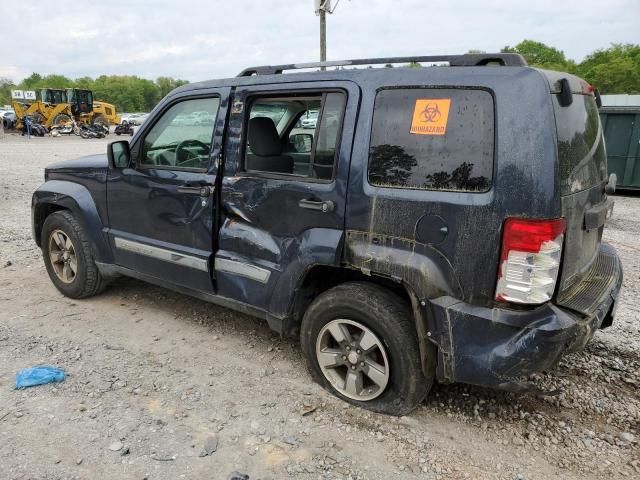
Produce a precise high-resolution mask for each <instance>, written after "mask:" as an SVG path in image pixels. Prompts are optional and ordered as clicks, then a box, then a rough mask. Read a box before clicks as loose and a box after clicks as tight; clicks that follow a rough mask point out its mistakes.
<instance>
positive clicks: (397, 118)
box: [368, 88, 494, 192]
mask: <svg viewBox="0 0 640 480" xmlns="http://www.w3.org/2000/svg"><path fill="white" fill-rule="evenodd" d="M493 150H494V114H493V97H492V96H491V94H490V93H488V92H486V91H483V90H463V89H418V88H412V89H393V90H382V91H380V92H379V93H378V95H377V96H376V102H375V110H374V114H373V127H372V130H371V142H370V149H369V173H368V178H369V183H370V184H371V185H376V186H380V187H391V188H411V189H423V190H451V191H467V192H484V191H487V190H489V189H490V188H491V178H492V176H493Z"/></svg>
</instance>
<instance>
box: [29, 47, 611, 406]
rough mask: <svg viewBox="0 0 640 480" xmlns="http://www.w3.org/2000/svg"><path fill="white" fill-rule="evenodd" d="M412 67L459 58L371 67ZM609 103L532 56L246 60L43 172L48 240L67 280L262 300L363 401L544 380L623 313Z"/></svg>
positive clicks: (320, 365) (405, 402) (251, 303)
mask: <svg viewBox="0 0 640 480" xmlns="http://www.w3.org/2000/svg"><path fill="white" fill-rule="evenodd" d="M408 62H430V63H436V62H442V63H448V66H445V65H438V66H434V67H428V68H427V67H425V68H406V67H404V68H353V67H354V66H364V65H377V66H378V67H379V66H381V65H384V64H387V63H404V64H406V63H408ZM331 67H345V68H336V69H335V70H329V69H328V68H331ZM309 70H311V71H309ZM285 71H289V73H285ZM291 71H293V72H291ZM598 99H599V95H598V94H597V91H594V89H593V88H592V87H591V86H590V85H589V84H587V83H586V82H585V81H583V80H581V79H579V78H577V77H575V76H573V75H570V74H566V73H560V72H551V71H545V70H540V69H536V68H531V67H528V66H527V64H526V62H525V61H524V59H523V58H522V57H521V56H520V55H517V54H503V53H500V54H467V55H453V56H435V57H415V58H384V59H363V60H349V61H342V62H327V63H324V64H298V65H278V66H264V67H255V68H249V69H247V70H245V71H243V72H242V73H241V74H240V75H239V76H238V77H236V78H231V79H226V80H215V81H207V82H201V83H194V84H189V85H185V86H182V87H179V88H177V89H176V90H174V91H173V92H171V93H170V94H169V95H168V96H167V97H166V98H164V99H163V100H162V101H161V102H160V103H159V104H158V105H157V107H156V108H155V109H154V110H153V112H152V113H151V114H150V116H149V118H148V120H147V121H146V122H145V123H144V124H143V125H142V126H141V127H140V128H139V129H138V130H137V131H136V133H135V135H134V136H133V138H132V139H131V140H130V141H116V142H113V143H111V144H110V145H109V147H108V150H107V152H106V153H105V154H104V155H93V156H88V157H83V158H80V159H77V160H69V161H63V162H60V163H56V164H54V165H50V166H49V167H48V168H46V170H45V183H44V184H43V185H41V186H40V187H39V188H38V189H37V190H36V192H35V193H34V195H33V202H32V217H33V222H32V223H33V237H34V239H35V241H36V243H37V244H38V245H39V246H40V248H41V249H42V252H43V257H44V262H45V265H46V268H47V271H48V274H49V276H50V277H51V281H52V282H53V284H54V285H55V286H56V287H57V288H58V290H60V291H61V292H62V293H63V294H64V295H66V296H68V297H71V298H85V297H89V296H91V295H95V294H97V293H98V292H100V291H101V290H102V289H103V287H104V286H105V285H106V284H107V283H108V282H109V281H110V280H113V279H116V278H117V277H118V276H121V275H125V276H129V277H134V278H137V279H141V280H144V281H147V282H151V283H153V284H156V285H160V286H163V287H167V288H171V289H174V290H176V291H179V292H184V293H186V294H189V295H193V296H194V297H198V298H200V299H203V300H206V301H209V302H212V303H215V304H218V305H222V306H225V307H228V308H231V309H234V310H238V311H240V312H244V313H247V314H250V315H254V316H256V317H260V318H263V319H265V320H266V321H267V322H268V323H269V325H270V327H271V328H272V329H274V330H275V331H277V332H279V333H280V334H281V335H290V334H296V333H297V334H299V336H300V342H301V345H302V350H303V352H304V355H305V356H306V359H307V362H308V367H309V370H310V373H311V375H312V377H313V379H314V380H315V381H317V382H319V383H320V384H321V385H323V386H324V387H325V388H326V389H328V390H329V391H331V392H333V393H334V394H335V395H337V396H338V397H340V398H342V399H344V400H346V401H348V402H351V403H353V404H355V405H359V406H361V407H364V408H368V409H371V410H374V411H377V412H384V413H389V414H396V415H400V414H405V413H407V412H409V411H411V410H412V409H413V408H414V407H415V406H416V405H418V404H419V403H420V402H421V401H422V400H423V399H424V398H425V396H426V395H427V392H428V391H429V389H430V387H431V385H432V384H433V382H434V381H435V380H437V381H439V382H444V383H448V382H464V383H469V384H476V385H483V386H489V387H494V388H503V389H512V390H514V389H515V390H526V389H530V388H533V387H532V386H531V385H529V384H528V383H527V382H526V377H527V375H529V374H531V373H533V372H537V371H541V370H546V369H549V368H552V367H553V366H554V365H555V364H556V363H557V362H558V360H559V359H560V357H561V356H562V355H564V354H566V353H567V352H571V351H575V350H578V349H580V348H582V347H584V345H585V344H586V342H588V341H589V340H590V339H591V337H592V336H593V335H594V332H595V331H596V330H597V329H599V328H605V327H608V326H610V325H611V323H612V321H613V316H614V312H615V308H616V299H617V297H618V294H619V290H620V287H621V283H622V267H621V264H620V261H619V259H618V256H617V254H616V252H615V250H614V249H613V248H612V247H610V246H609V245H607V244H606V243H603V242H602V233H603V228H604V225H605V221H606V219H607V218H608V216H609V215H610V213H611V211H612V207H613V202H612V200H611V199H610V198H609V197H608V194H610V193H612V191H613V190H614V189H615V179H614V178H613V177H612V178H611V179H609V178H608V177H607V164H606V154H605V145H604V141H603V135H602V128H601V125H600V120H599V117H598V109H597V101H598ZM194 118H197V119H198V121H197V122H196V121H193V119H194ZM303 120H306V121H304V122H303Z"/></svg>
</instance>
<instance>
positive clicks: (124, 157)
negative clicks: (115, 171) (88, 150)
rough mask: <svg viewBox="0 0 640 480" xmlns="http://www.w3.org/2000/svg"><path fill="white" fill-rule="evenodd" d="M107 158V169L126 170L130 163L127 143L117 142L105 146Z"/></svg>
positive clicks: (123, 141)
mask: <svg viewBox="0 0 640 480" xmlns="http://www.w3.org/2000/svg"><path fill="white" fill-rule="evenodd" d="M107 158H108V159H109V168H126V167H128V166H129V162H130V161H131V151H130V150H129V142H127V141H126V140H118V141H117V142H111V143H110V144H109V145H107Z"/></svg>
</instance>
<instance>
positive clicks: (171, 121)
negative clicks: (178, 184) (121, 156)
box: [141, 97, 220, 169]
mask: <svg viewBox="0 0 640 480" xmlns="http://www.w3.org/2000/svg"><path fill="white" fill-rule="evenodd" d="M219 105H220V99H219V98H217V97H215V98H198V99H193V100H185V101H182V102H180V103H176V104H175V105H173V106H172V107H171V108H169V109H168V110H167V111H166V112H165V113H164V114H163V115H162V117H160V120H158V122H156V124H155V125H154V126H153V127H152V128H151V130H150V131H149V133H148V134H147V136H146V137H145V139H144V143H143V149H142V161H141V163H142V166H143V167H148V168H149V167H159V168H176V169H206V168H207V167H208V165H209V151H210V149H211V138H212V136H213V125H214V123H215V118H216V114H217V113H218V106H219Z"/></svg>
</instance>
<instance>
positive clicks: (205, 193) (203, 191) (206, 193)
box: [178, 185, 213, 198]
mask: <svg viewBox="0 0 640 480" xmlns="http://www.w3.org/2000/svg"><path fill="white" fill-rule="evenodd" d="M178 193H186V194H188V195H200V196H201V197H203V198H208V197H210V196H211V194H212V193H213V185H194V186H189V185H185V186H182V187H178Z"/></svg>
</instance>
